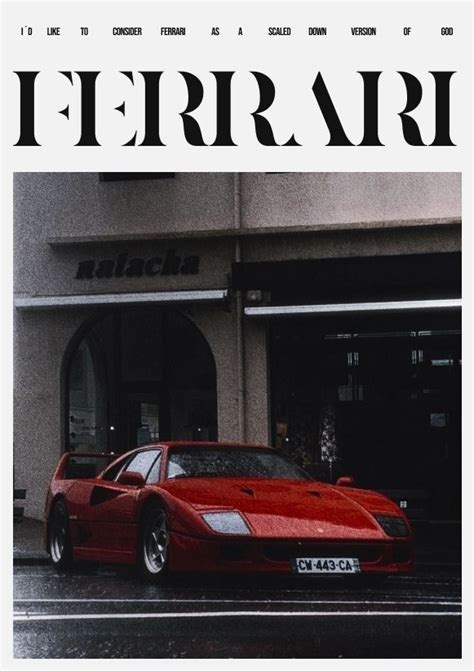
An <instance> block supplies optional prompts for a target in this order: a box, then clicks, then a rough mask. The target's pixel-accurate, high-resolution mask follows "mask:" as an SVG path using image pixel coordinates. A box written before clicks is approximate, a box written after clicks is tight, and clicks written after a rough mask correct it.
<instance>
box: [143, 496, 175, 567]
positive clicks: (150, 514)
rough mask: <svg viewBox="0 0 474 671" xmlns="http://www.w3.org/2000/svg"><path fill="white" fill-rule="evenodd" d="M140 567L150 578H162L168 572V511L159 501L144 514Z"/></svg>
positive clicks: (151, 505)
mask: <svg viewBox="0 0 474 671" xmlns="http://www.w3.org/2000/svg"><path fill="white" fill-rule="evenodd" d="M138 549H139V568H140V571H141V573H142V575H143V576H145V577H146V578H148V579H150V580H162V579H163V578H164V576H165V575H166V573H167V572H168V555H169V531H168V522H167V519H166V512H165V510H164V509H163V507H162V506H161V505H160V504H159V503H158V502H157V503H152V504H150V505H149V506H148V507H147V509H146V511H145V514H144V516H143V521H142V525H141V530H140V538H139V548H138Z"/></svg>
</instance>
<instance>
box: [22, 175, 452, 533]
mask: <svg viewBox="0 0 474 671" xmlns="http://www.w3.org/2000/svg"><path fill="white" fill-rule="evenodd" d="M139 176H140V175H137V174H135V175H124V174H123V173H117V174H115V175H114V174H112V175H109V176H107V175H105V176H104V175H99V174H97V173H18V174H16V175H15V184H14V200H15V202H14V218H15V269H14V275H15V277H14V284H15V286H14V300H15V340H14V342H15V364H14V366H15V368H14V372H15V400H14V413H15V445H14V462H15V480H16V486H21V487H26V488H27V499H26V506H25V508H26V510H25V512H26V514H27V515H29V516H32V517H37V518H41V515H42V511H43V506H44V499H45V496H46V490H47V487H48V481H49V478H50V476H51V473H52V471H53V469H54V467H55V465H56V463H57V461H58V459H59V457H60V456H61V454H62V453H63V452H64V451H65V450H75V451H78V452H79V451H88V452H100V451H107V452H109V451H114V452H121V451H124V450H126V449H130V448H133V447H136V446H137V445H140V444H144V443H146V442H149V441H150V440H157V439H171V438H180V439H185V440H191V439H193V440H199V439H219V440H239V441H240V440H242V441H247V442H258V443H264V444H269V445H274V446H276V447H277V448H278V449H281V450H283V451H285V453H287V454H288V455H289V456H290V457H291V458H294V459H295V460H296V461H298V463H300V464H302V465H303V466H305V467H306V468H307V469H308V470H310V471H313V472H314V474H315V475H316V476H318V477H319V476H321V477H323V476H324V477H326V478H334V477H335V475H336V474H339V473H342V472H344V473H347V472H348V471H350V474H354V475H355V477H356V479H358V480H359V481H360V483H361V484H362V485H365V484H367V485H368V486H375V487H376V488H380V489H383V490H390V491H392V492H395V494H394V495H395V496H398V497H399V498H400V500H401V501H404V502H405V504H406V505H407V506H409V507H411V508H413V514H414V515H415V516H416V515H417V514H418V515H425V516H428V517H430V518H434V519H437V518H439V517H440V515H446V516H447V517H448V518H449V519H450V520H452V519H454V520H455V519H458V518H459V514H460V503H459V481H460V463H461V457H460V386H459V385H460V252H461V176H460V174H457V173H427V174H426V173H380V174H379V173H327V174H325V173H323V174H321V173H310V174H308V173H301V174H300V173H291V174H269V173H267V174H264V173H246V174H232V173H176V174H165V173H161V174H160V173H156V174H154V175H141V176H140V177H143V179H141V178H140V179H139V178H138V177H139ZM146 177H148V178H146ZM417 446H419V447H417ZM443 474H444V477H445V478H446V481H447V482H448V488H449V492H451V495H452V497H454V498H453V501H454V502H453V504H452V506H451V508H450V509H449V510H448V512H446V513H444V512H441V511H440V508H439V506H437V504H436V496H437V493H438V491H439V488H440V487H441V486H442V482H441V477H442V475H443ZM410 497H411V498H410ZM407 501H408V503H407ZM420 511H421V512H420Z"/></svg>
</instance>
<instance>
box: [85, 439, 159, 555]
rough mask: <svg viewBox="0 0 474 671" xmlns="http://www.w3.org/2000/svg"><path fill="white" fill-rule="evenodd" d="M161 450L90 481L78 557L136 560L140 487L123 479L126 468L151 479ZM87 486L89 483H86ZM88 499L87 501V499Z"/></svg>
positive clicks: (142, 454)
mask: <svg viewBox="0 0 474 671" xmlns="http://www.w3.org/2000/svg"><path fill="white" fill-rule="evenodd" d="M160 456H161V450H160V449H145V450H140V451H139V452H136V453H135V454H133V455H132V456H131V458H130V459H128V460H125V461H124V462H123V464H122V465H121V467H119V468H118V469H117V471H116V472H114V473H113V479H108V477H109V476H110V474H108V473H107V472H106V473H105V474H104V477H103V478H96V479H95V480H92V481H88V483H87V484H88V487H86V488H84V489H83V491H82V493H81V498H82V503H83V511H84V514H83V516H82V517H83V523H82V528H80V529H79V536H78V535H77V534H76V540H77V539H78V540H79V541H80V540H81V538H80V536H81V532H82V538H83V540H82V542H79V543H78V544H77V545H75V548H74V552H75V554H76V556H77V557H83V558H89V559H101V560H110V561H124V562H128V561H131V560H132V561H133V559H134V556H135V549H136V537H137V506H138V497H139V495H140V491H141V490H140V488H139V487H136V486H132V485H128V484H124V483H121V482H119V478H120V475H121V474H122V473H124V472H126V471H131V472H136V473H140V474H141V475H142V476H143V478H144V480H146V479H147V477H148V474H149V472H150V471H151V469H152V467H153V465H154V464H155V462H156V460H157V459H159V458H160ZM83 484H84V485H85V484H86V483H83ZM86 499H87V500H86Z"/></svg>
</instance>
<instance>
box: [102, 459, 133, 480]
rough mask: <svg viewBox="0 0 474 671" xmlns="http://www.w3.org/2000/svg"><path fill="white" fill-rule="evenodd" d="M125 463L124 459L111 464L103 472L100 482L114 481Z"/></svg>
mask: <svg viewBox="0 0 474 671" xmlns="http://www.w3.org/2000/svg"><path fill="white" fill-rule="evenodd" d="M126 461H127V460H126V459H118V460H117V461H115V462H114V463H113V464H111V465H110V466H109V468H108V469H107V470H106V471H105V472H104V474H103V476H102V480H115V478H116V477H117V475H118V474H119V473H120V471H121V470H122V468H123V467H124V464H125V462H126Z"/></svg>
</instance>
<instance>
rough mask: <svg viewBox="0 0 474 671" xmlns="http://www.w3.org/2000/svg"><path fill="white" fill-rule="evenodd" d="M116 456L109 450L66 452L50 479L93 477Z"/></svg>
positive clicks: (116, 455)
mask: <svg viewBox="0 0 474 671" xmlns="http://www.w3.org/2000/svg"><path fill="white" fill-rule="evenodd" d="M118 456H119V455H118V454H114V453H110V452H66V454H63V456H62V457H61V459H60V460H59V463H58V465H57V466H56V470H55V471H54V473H53V477H52V479H53V480H70V479H80V478H93V477H95V476H96V475H98V474H99V473H100V472H101V471H103V470H104V468H105V467H106V466H108V464H109V463H110V462H111V461H114V459H117V457H118ZM81 461H82V464H81Z"/></svg>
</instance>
